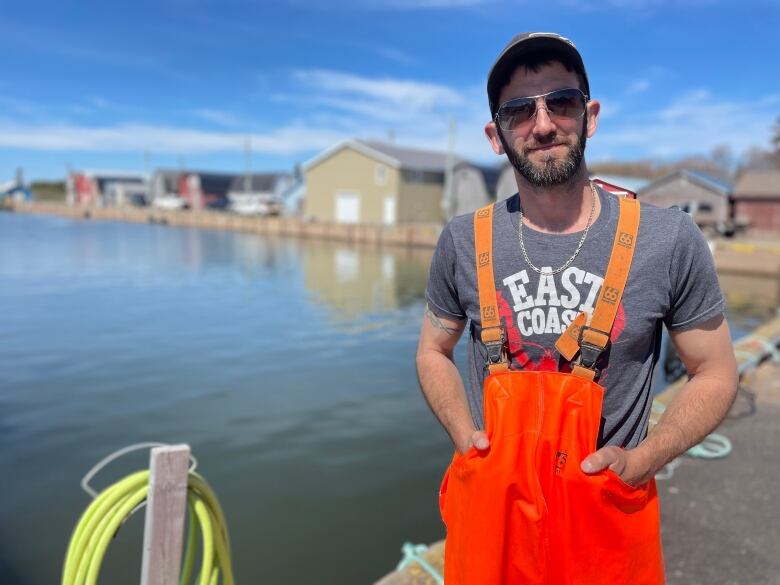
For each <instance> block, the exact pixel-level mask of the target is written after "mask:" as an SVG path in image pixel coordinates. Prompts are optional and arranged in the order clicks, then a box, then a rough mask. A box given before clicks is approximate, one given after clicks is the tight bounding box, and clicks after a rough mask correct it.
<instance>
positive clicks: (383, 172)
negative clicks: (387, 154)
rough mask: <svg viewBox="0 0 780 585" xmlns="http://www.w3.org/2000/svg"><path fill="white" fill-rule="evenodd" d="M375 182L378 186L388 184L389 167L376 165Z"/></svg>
mask: <svg viewBox="0 0 780 585" xmlns="http://www.w3.org/2000/svg"><path fill="white" fill-rule="evenodd" d="M374 182H375V183H376V184H377V185H384V184H385V183H387V167H386V166H385V165H376V167H374Z"/></svg>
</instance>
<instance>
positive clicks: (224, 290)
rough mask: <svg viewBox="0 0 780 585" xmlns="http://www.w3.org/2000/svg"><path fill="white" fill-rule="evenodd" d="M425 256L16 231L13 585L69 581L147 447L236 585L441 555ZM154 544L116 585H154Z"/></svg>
mask: <svg viewBox="0 0 780 585" xmlns="http://www.w3.org/2000/svg"><path fill="white" fill-rule="evenodd" d="M430 255H431V251H430V250H414V249H403V248H386V249H381V248H378V247H371V246H362V247H360V246H350V245H347V244H343V243H330V242H323V241H314V240H294V239H281V238H264V237H262V236H258V235H253V234H241V233H231V232H216V231H214V232H208V231H197V230H188V229H179V228H170V227H165V226H160V225H145V224H124V223H112V222H85V221H74V220H69V219H63V218H57V217H46V216H27V215H20V214H0V442H1V443H0V444H2V449H0V469H2V470H3V473H2V479H0V486H1V487H2V494H3V498H2V499H0V583H3V584H18V585H39V584H40V585H43V584H47V585H48V584H50V583H54V582H57V581H58V579H59V573H60V570H61V563H62V559H63V555H64V552H65V549H66V546H67V542H68V538H69V536H70V531H71V530H72V528H73V527H74V525H75V523H76V521H77V519H78V516H79V514H80V513H81V512H82V511H83V510H84V508H85V507H86V505H87V503H88V497H87V495H86V494H85V493H83V492H82V491H81V489H80V487H79V481H80V479H81V477H82V476H83V475H84V473H86V471H87V470H89V468H90V467H91V466H92V465H93V464H94V463H95V462H97V461H98V460H99V459H101V458H102V457H103V456H105V455H107V454H108V453H110V452H112V451H114V450H116V449H119V448H121V447H124V446H126V445H129V444H131V443H136V442H141V441H160V442H166V443H176V442H186V443H189V444H190V445H191V446H192V449H193V453H194V454H195V455H196V456H197V458H198V461H199V468H198V469H199V471H200V472H201V473H202V474H203V475H204V476H205V477H206V478H207V480H208V481H209V482H210V483H211V485H212V487H213V488H214V489H215V490H216V492H217V495H218V496H219V498H220V501H221V502H222V504H223V506H224V508H225V512H226V516H227V520H228V524H229V530H230V536H231V541H232V546H233V554H234V563H235V572H236V577H237V582H239V583H294V584H296V585H298V584H301V585H305V584H317V585H330V584H333V585H336V584H339V585H353V584H354V585H366V584H369V583H372V582H373V581H374V580H376V579H377V578H379V577H380V576H381V575H383V574H384V573H386V572H388V571H390V570H392V568H393V567H394V565H395V563H397V561H398V560H399V556H400V547H401V544H402V543H403V542H404V541H405V540H413V541H415V542H433V541H436V540H439V539H440V538H442V536H443V534H444V531H443V526H442V524H441V522H440V520H439V517H438V509H437V501H436V491H437V488H438V483H439V480H440V477H441V474H442V472H443V471H444V468H445V467H446V465H447V463H448V460H449V457H450V454H451V447H450V445H449V441H448V439H447V437H446V435H445V434H444V432H443V431H442V430H441V429H440V427H439V426H438V424H437V423H436V421H435V420H434V418H433V416H432V415H431V414H430V412H429V411H428V408H427V406H426V405H425V403H424V401H423V399H422V397H421V395H420V393H419V390H418V387H417V381H416V376H415V372H414V352H415V348H416V338H417V332H418V329H419V323H420V319H421V316H422V312H423V303H424V301H423V293H424V287H425V281H426V277H427V269H428V263H429V261H430ZM762 314H763V313H762V312H761V311H758V312H757V313H756V312H753V313H752V314H749V315H747V316H746V317H745V318H744V319H742V318H741V317H740V315H734V316H733V320H732V327H733V328H734V329H735V333H736V334H739V333H740V332H744V331H745V330H746V329H749V328H750V327H752V326H753V325H754V324H755V323H758V322H760V319H761V316H762ZM462 349H463V346H462V344H461V346H460V352H459V354H458V357H459V358H462V357H463V353H462ZM462 361H463V360H462V359H461V362H462ZM146 463H147V455H146V454H145V453H144V454H140V453H139V454H135V455H131V456H128V457H127V458H124V459H122V460H121V461H118V462H116V463H114V464H112V465H110V466H109V467H108V468H107V469H106V470H104V472H103V473H101V474H100V475H99V476H98V477H97V478H96V480H95V481H94V484H95V485H96V487H98V488H99V487H104V486H105V485H107V484H108V483H111V482H113V481H115V480H117V479H119V478H120V477H122V476H124V475H125V474H126V473H128V472H130V471H134V470H137V469H140V468H142V467H144V466H145V465H146ZM141 524H142V515H136V516H135V517H133V518H132V519H131V520H130V521H129V522H128V523H127V524H126V525H125V526H124V527H123V528H122V529H120V531H119V533H118V535H117V537H116V538H115V540H114V542H113V543H112V545H111V547H110V549H109V554H108V557H107V559H106V561H105V562H104V573H103V576H104V580H102V581H101V582H105V583H112V584H116V585H122V584H124V583H128V584H130V583H137V582H138V580H139V576H140V558H141V550H140V549H141V530H142V526H141Z"/></svg>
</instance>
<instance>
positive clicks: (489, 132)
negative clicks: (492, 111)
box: [485, 121, 504, 154]
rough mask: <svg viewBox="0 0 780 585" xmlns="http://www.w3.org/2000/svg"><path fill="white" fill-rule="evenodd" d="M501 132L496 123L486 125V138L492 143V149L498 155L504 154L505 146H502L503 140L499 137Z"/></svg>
mask: <svg viewBox="0 0 780 585" xmlns="http://www.w3.org/2000/svg"><path fill="white" fill-rule="evenodd" d="M499 132H500V130H499V129H498V128H497V127H496V123H495V122H493V121H490V122H488V123H487V124H485V136H486V137H487V139H488V142H489V143H490V148H492V149H493V152H495V153H496V154H504V145H503V144H501V139H500V138H499V137H498V133H499Z"/></svg>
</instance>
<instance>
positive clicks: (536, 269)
mask: <svg viewBox="0 0 780 585" xmlns="http://www.w3.org/2000/svg"><path fill="white" fill-rule="evenodd" d="M590 191H591V193H592V194H593V204H592V205H591V207H590V215H589V216H588V223H587V224H586V225H585V232H584V233H583V234H582V237H581V238H580V243H579V244H577V249H576V250H574V254H572V256H571V258H569V259H568V260H567V261H566V263H565V264H564V265H563V266H561V267H560V268H556V269H555V270H553V271H552V272H548V271H546V270H545V271H544V272H542V269H541V268H539V267H538V266H536V265H535V264H534V263H533V262H531V259H530V258H528V252H526V251H525V244H524V243H523V205H522V203H520V218H519V222H520V225H519V226H518V229H517V237H518V238H519V240H520V250H521V251H522V252H523V258H525V261H526V263H527V264H528V266H530V267H531V269H532V270H533V271H534V272H538V273H539V274H541V275H542V276H552V275H553V274H558V273H559V272H561V271H562V270H566V269H567V268H568V267H569V264H571V263H572V262H574V259H575V258H576V257H577V254H579V253H580V250H581V249H582V245H583V244H584V243H585V238H587V237H588V230H590V223H591V221H593V214H594V213H595V212H596V197H598V194H597V193H596V188H595V187H594V186H593V182H592V181H591V182H590ZM517 199H518V202H520V195H519V194H518V196H517Z"/></svg>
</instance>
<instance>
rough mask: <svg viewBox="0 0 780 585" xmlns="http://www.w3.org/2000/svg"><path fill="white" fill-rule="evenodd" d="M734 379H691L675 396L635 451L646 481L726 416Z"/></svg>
mask: <svg viewBox="0 0 780 585" xmlns="http://www.w3.org/2000/svg"><path fill="white" fill-rule="evenodd" d="M736 387H737V379H736V375H735V374H732V372H731V371H730V370H727V369H724V370H723V371H721V372H719V373H712V374H705V373H701V374H697V375H695V376H693V377H692V378H691V379H690V380H689V381H688V382H687V383H686V384H685V385H684V386H683V387H682V388H681V389H680V392H679V393H678V394H677V396H675V398H674V399H673V400H672V402H671V403H670V404H669V406H668V407H667V409H666V411H665V412H664V413H663V415H662V416H661V419H660V420H659V421H658V424H657V425H656V426H655V428H654V429H653V430H652V431H651V432H650V433H649V434H648V436H647V438H646V439H645V440H644V441H642V443H640V444H639V446H638V447H637V448H636V449H635V450H634V451H635V452H636V455H638V456H641V458H642V459H643V460H644V461H645V466H646V468H647V470H648V471H647V472H646V477H643V478H642V481H646V480H649V479H650V478H652V477H653V476H654V475H655V473H656V472H657V471H658V470H659V469H661V468H662V467H663V466H664V465H666V464H667V463H669V462H670V461H672V460H673V459H675V458H676V457H678V456H680V455H681V454H683V453H685V452H686V451H687V450H688V449H690V448H691V447H693V446H694V445H696V444H698V443H699V442H701V440H702V439H704V437H706V436H707V434H709V433H711V432H712V431H713V430H714V429H715V428H716V427H717V426H718V425H719V424H720V423H721V421H722V420H723V419H724V418H725V416H726V414H728V411H729V409H730V408H731V405H732V404H733V402H734V397H735V396H736Z"/></svg>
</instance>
